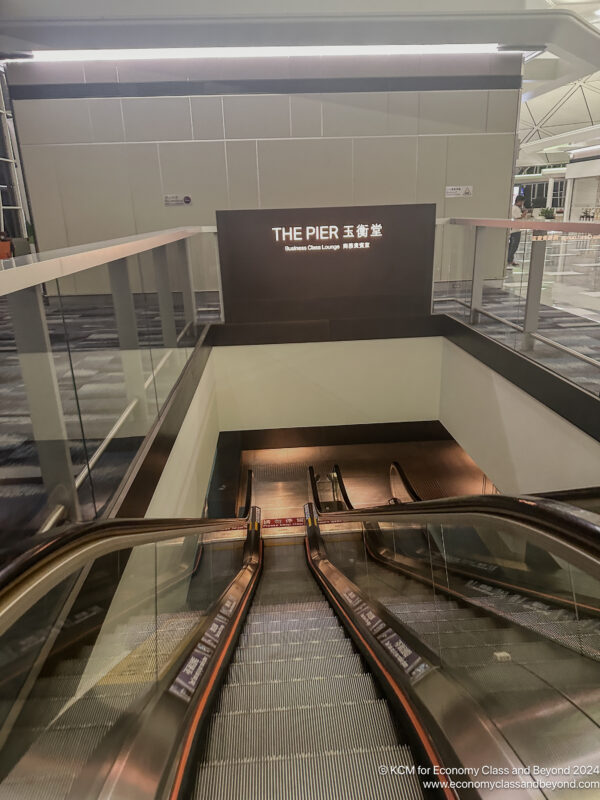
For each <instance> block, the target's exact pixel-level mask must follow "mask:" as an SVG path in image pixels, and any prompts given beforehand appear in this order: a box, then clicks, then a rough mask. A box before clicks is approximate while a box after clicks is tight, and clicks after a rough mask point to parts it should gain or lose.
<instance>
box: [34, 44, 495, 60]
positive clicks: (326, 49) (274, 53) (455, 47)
mask: <svg viewBox="0 0 600 800" xmlns="http://www.w3.org/2000/svg"><path fill="white" fill-rule="evenodd" d="M497 52H498V44H423V45H420V44H414V45H413V44H410V45H404V44H402V45H385V44H381V45H380V44H377V45H339V46H338V45H332V46H311V45H307V46H303V45H300V46H292V47H192V48H185V47H181V48H180V47H177V48H158V49H138V50H34V51H33V53H32V57H33V60H34V61H46V62H49V61H147V60H148V61H150V60H151V61H155V60H163V59H195V58H288V57H291V56H294V57H298V56H313V57H314V56H388V55H389V56H395V55H416V56H418V55H471V54H473V55H478V54H483V55H484V54H487V53H497Z"/></svg>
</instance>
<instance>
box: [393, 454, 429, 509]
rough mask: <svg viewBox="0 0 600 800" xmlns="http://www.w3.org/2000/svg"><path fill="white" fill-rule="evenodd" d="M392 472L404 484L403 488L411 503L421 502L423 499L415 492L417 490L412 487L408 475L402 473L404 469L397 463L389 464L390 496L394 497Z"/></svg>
mask: <svg viewBox="0 0 600 800" xmlns="http://www.w3.org/2000/svg"><path fill="white" fill-rule="evenodd" d="M392 472H397V473H398V477H399V478H400V480H401V481H402V483H403V484H404V488H405V489H406V493H407V494H408V496H409V497H410V499H411V500H412V502H413V503H420V502H422V500H423V498H422V497H421V495H420V494H419V493H418V492H417V490H416V489H415V487H414V484H413V482H412V481H411V479H410V478H409V477H408V475H407V474H406V472H405V471H404V468H403V467H402V466H401V465H400V464H399V462H398V461H392V463H391V464H390V494H391V496H392V497H394V491H393V489H392ZM400 502H402V501H400Z"/></svg>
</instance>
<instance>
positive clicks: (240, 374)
mask: <svg viewBox="0 0 600 800" xmlns="http://www.w3.org/2000/svg"><path fill="white" fill-rule="evenodd" d="M441 353H442V340H441V339H439V338H428V339H381V340H371V341H358V342H319V343H310V344H280V345H262V346H258V347H218V348H213V351H212V353H211V359H212V360H213V363H214V370H215V372H214V374H215V380H216V385H217V397H218V408H219V426H220V429H221V430H243V429H249V430H250V429H261V428H285V427H297V426H311V425H358V424H366V423H371V422H398V421H410V420H413V421H414V420H429V419H438V416H439V397H440V376H441ZM390 364H392V365H393V369H390ZM357 375H360V376H361V377H360V380H358V379H357Z"/></svg>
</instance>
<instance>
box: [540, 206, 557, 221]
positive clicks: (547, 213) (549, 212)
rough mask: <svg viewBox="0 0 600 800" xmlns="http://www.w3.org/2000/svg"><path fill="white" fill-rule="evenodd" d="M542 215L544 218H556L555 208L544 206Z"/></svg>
mask: <svg viewBox="0 0 600 800" xmlns="http://www.w3.org/2000/svg"><path fill="white" fill-rule="evenodd" d="M540 215H541V216H542V217H543V218H544V219H554V209H553V208H542V210H541V211H540Z"/></svg>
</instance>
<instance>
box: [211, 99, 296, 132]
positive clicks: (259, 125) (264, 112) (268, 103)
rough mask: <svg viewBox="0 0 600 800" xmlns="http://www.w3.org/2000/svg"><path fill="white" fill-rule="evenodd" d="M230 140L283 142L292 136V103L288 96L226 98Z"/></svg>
mask: <svg viewBox="0 0 600 800" xmlns="http://www.w3.org/2000/svg"><path fill="white" fill-rule="evenodd" d="M223 108H224V112H225V136H226V137H227V138H228V139H280V138H287V137H289V135H290V101H289V97H288V95H285V94H274V95H268V94H258V95H255V94H247V95H233V96H231V97H224V98H223Z"/></svg>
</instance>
